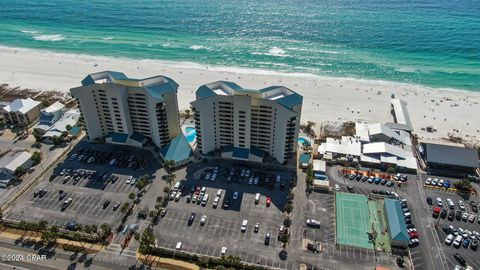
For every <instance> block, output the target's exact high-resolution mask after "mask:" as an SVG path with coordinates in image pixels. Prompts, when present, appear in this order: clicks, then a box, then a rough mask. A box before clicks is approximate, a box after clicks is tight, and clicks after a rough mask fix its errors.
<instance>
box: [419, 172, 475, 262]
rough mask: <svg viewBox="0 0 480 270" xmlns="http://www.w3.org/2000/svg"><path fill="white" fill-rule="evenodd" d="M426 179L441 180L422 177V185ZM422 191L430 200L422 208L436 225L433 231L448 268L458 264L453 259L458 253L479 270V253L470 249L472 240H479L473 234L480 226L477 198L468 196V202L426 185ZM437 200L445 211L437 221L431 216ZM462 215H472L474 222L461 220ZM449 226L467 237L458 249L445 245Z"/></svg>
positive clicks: (448, 192) (452, 180)
mask: <svg viewBox="0 0 480 270" xmlns="http://www.w3.org/2000/svg"><path fill="white" fill-rule="evenodd" d="M428 178H431V179H435V178H437V179H442V178H441V177H435V176H431V175H429V176H427V175H423V176H422V183H423V184H425V181H426V180H427V179H428ZM444 179H445V181H446V180H449V181H450V182H452V183H454V182H455V181H458V180H455V179H447V178H444ZM423 189H424V192H425V195H426V197H427V198H428V197H430V198H431V199H432V202H431V204H430V203H427V202H426V203H425V204H424V206H425V207H426V209H427V212H428V213H429V218H431V219H432V221H433V222H434V224H436V226H435V229H436V231H437V233H438V236H439V238H440V244H441V248H442V250H443V252H444V253H445V255H446V258H447V263H448V265H449V267H451V268H453V267H454V265H458V264H459V263H458V262H457V261H456V260H455V259H454V258H453V254H455V253H459V254H460V255H461V256H462V257H463V258H464V259H465V260H466V261H467V264H468V265H470V266H472V267H473V268H474V269H480V259H479V255H478V254H477V253H478V252H479V251H478V250H473V249H472V243H473V241H474V240H475V241H480V238H478V237H476V236H475V234H474V232H480V224H479V223H478V218H479V215H478V197H477V196H470V198H469V199H468V200H465V198H462V197H461V196H459V195H458V194H456V193H453V192H451V191H449V190H447V189H444V188H432V187H430V186H429V185H426V186H424V187H423ZM437 198H440V199H441V200H442V207H441V208H443V209H445V211H443V210H442V211H443V212H445V213H446V214H444V215H439V216H438V218H437V219H434V218H433V216H432V214H433V210H434V208H435V207H438V203H437ZM447 199H449V200H451V201H452V202H453V206H452V208H453V209H452V208H450V207H449V205H448V203H447ZM459 201H462V202H463V204H464V207H465V209H464V210H461V209H460V205H459ZM473 205H477V207H476V208H477V209H475V207H474V206H473ZM474 210H477V211H474ZM457 212H459V213H460V214H459V216H460V218H457ZM450 213H451V214H450ZM464 213H467V214H468V216H469V217H470V215H473V217H475V220H473V222H470V221H469V220H468V219H467V220H465V219H462V215H463V214H464ZM449 215H453V218H452V216H450V217H449ZM449 226H453V228H455V230H460V231H465V233H467V235H466V236H467V237H463V239H462V244H461V246H460V247H459V248H455V247H454V246H453V244H450V245H447V244H446V243H445V239H446V237H447V235H448V234H450V233H452V232H451V231H450V230H448V229H447V228H448V227H449ZM470 232H471V233H470ZM455 234H456V232H455ZM460 234H462V233H460ZM472 234H473V235H472ZM465 239H469V240H468V241H467V242H468V243H464V242H463V241H464V240H465Z"/></svg>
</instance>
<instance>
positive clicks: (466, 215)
mask: <svg viewBox="0 0 480 270" xmlns="http://www.w3.org/2000/svg"><path fill="white" fill-rule="evenodd" d="M462 220H463V221H467V220H468V213H463V215H462Z"/></svg>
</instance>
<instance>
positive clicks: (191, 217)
mask: <svg viewBox="0 0 480 270" xmlns="http://www.w3.org/2000/svg"><path fill="white" fill-rule="evenodd" d="M195 216H196V215H195V213H191V214H190V217H189V218H188V221H187V225H188V226H191V225H192V224H193V221H194V220H195Z"/></svg>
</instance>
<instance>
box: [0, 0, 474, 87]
mask: <svg viewBox="0 0 480 270" xmlns="http://www.w3.org/2000/svg"><path fill="white" fill-rule="evenodd" d="M0 14H1V16H0V45H1V46H9V47H22V48H31V49H42V50H51V51H56V52H67V53H77V54H90V55H103V56H113V57H130V58H136V59H158V60H168V61H179V62H186V63H200V64H205V65H211V66H220V67H221V66H228V67H238V68H254V69H262V70H272V71H279V72H289V73H305V74H317V75H322V76H338V77H350V78H361V79H372V80H386V81H396V82H404V83H413V84H421V85H425V86H430V87H442V88H456V89H463V90H471V91H480V1H479V0H454V1H445V0H418V1H405V0H403V1H400V0H388V1H387V0H364V1H358V0H355V1H354V0H318V1H316V0H297V1H289V0H240V1H230V0H191V1H187V0H175V1H174V0H164V1H159V0H128V1H127V0H117V1H111V0H108V1H107V0H89V1H78V0H48V1H45V0H36V1H32V0H15V1H0ZM0 60H1V59H0Z"/></svg>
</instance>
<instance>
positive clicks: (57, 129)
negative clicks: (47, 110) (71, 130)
mask: <svg viewBox="0 0 480 270" xmlns="http://www.w3.org/2000/svg"><path fill="white" fill-rule="evenodd" d="M78 119H80V111H79V110H78V109H72V110H70V111H67V112H65V113H64V114H63V116H62V117H61V118H60V119H58V121H57V122H55V123H54V124H53V125H51V126H49V128H48V131H47V132H46V133H45V134H44V135H43V137H53V136H60V135H62V133H63V132H64V131H67V126H70V127H73V126H74V125H76V124H77V122H78Z"/></svg>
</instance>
